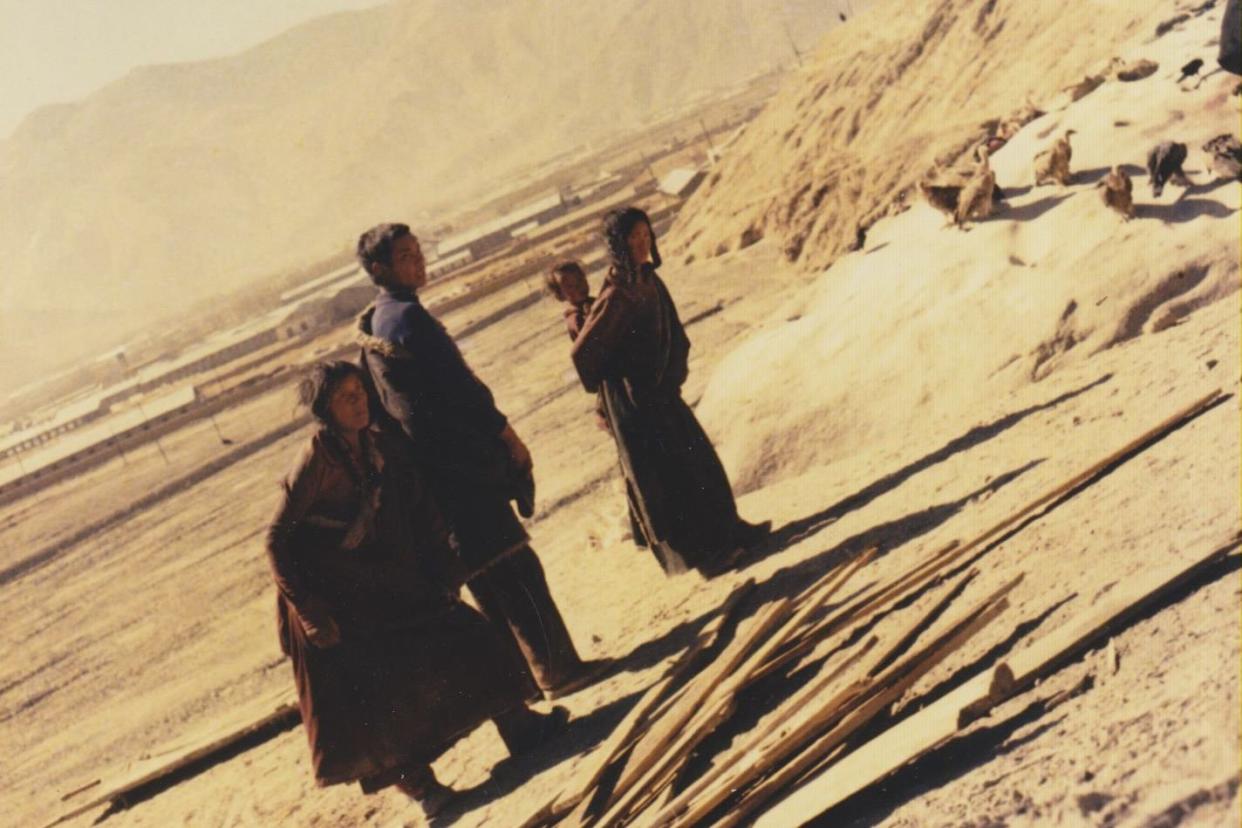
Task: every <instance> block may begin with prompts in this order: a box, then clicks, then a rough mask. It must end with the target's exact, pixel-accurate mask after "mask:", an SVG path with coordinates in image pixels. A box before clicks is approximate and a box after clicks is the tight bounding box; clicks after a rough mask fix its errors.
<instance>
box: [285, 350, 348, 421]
mask: <svg viewBox="0 0 1242 828" xmlns="http://www.w3.org/2000/svg"><path fill="white" fill-rule="evenodd" d="M346 377H357V378H358V379H359V380H361V379H362V378H363V377H362V369H361V368H359V367H358V366H357V365H356V364H354V363H352V362H346V361H345V360H335V361H332V362H319V363H316V364H315V365H314V366H312V367H311V369H310V372H309V373H307V375H306V376H305V377H303V378H302V381H301V382H300V383H298V400H299V401H300V402H301V403H302V405H304V406H306V407H307V408H309V409H310V413H311V416H312V417H314V418H315V420H316V421H317V422H318V423H319V424H320V425H325V426H328V427H332V426H333V422H332V414H331V413H330V412H329V411H328V403H329V402H331V401H332V394H333V392H335V391H336V389H337V388H339V387H340V385H341V382H343V381H344V380H345V378H346Z"/></svg>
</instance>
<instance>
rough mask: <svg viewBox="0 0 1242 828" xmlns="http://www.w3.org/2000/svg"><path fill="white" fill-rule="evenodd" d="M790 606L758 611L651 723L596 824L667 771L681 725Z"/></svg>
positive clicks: (784, 602)
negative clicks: (682, 695)
mask: <svg viewBox="0 0 1242 828" xmlns="http://www.w3.org/2000/svg"><path fill="white" fill-rule="evenodd" d="M792 604H793V602H792V601H790V600H789V599H780V600H777V601H775V602H773V603H772V604H770V605H769V606H768V607H767V608H766V609H765V610H761V611H760V613H759V614H758V617H757V618H756V619H755V622H754V623H753V624H752V625H751V626H750V629H748V630H747V631H746V634H745V635H741V634H739V635H738V637H737V638H735V639H734V640H733V641H732V642H730V643H729V646H728V647H726V648H725V651H724V652H723V653H721V655H720V658H718V659H717V660H716V661H715V662H713V663H712V664H711V666H710V667H708V669H706V670H704V671H703V672H702V673H700V674H699V675H698V676H696V677H695V679H694V681H693V683H692V684H691V685H690V687H689V688H687V691H686V695H685V696H684V697H683V698H682V699H681V701H680V702H679V703H678V704H676V705H674V706H673V708H672V709H671V710H669V711H668V713H667V714H665V715H664V716H663V717H662V718H661V719H659V720H658V721H656V722H653V723H652V725H651V727H650V729H649V730H648V731H647V733H646V734H644V736H643V738H642V739H641V740H639V742H638V744H636V745H635V746H634V752H633V754H631V756H630V759H629V761H628V762H627V763H626V766H625V768H624V769H623V771H622V773H621V776H620V778H619V779H618V780H617V784H616V786H615V787H614V788H613V792H612V795H611V797H610V801H609V802H608V803H607V806H608V810H607V811H606V813H605V815H604V817H603V818H602V819H601V821H600V823H599V824H601V825H608V824H610V821H612V820H615V819H617V818H619V816H620V813H619V811H620V810H622V809H623V808H624V807H625V806H626V805H627V804H628V803H629V802H631V801H632V799H633V797H634V796H638V795H640V794H638V793H636V794H633V795H631V793H630V792H631V790H632V789H634V788H635V787H636V786H640V785H641V784H643V783H645V782H648V781H651V780H652V779H653V778H658V777H659V776H660V775H661V774H662V772H663V771H664V770H666V769H667V767H668V762H669V761H671V758H672V756H671V754H670V753H669V748H670V746H672V745H673V743H674V742H675V741H676V740H677V739H678V738H679V737H681V736H682V735H683V733H684V730H685V725H686V724H687V723H688V722H689V721H690V720H691V718H692V717H693V716H694V715H695V714H697V713H699V712H700V710H701V709H702V708H703V706H704V704H705V702H707V701H708V700H709V698H710V697H711V696H712V695H713V691H714V690H715V689H716V688H717V686H718V685H719V684H720V682H721V681H722V679H724V678H725V677H726V676H728V675H729V674H730V673H732V672H733V671H734V670H736V669H737V668H738V667H739V666H740V665H741V664H742V662H743V661H744V660H745V658H746V657H747V656H748V655H750V653H751V651H752V650H753V649H754V647H755V646H756V644H758V643H759V642H760V641H762V640H763V639H764V638H765V637H766V636H767V635H768V633H769V632H770V631H771V630H772V628H773V627H775V626H776V625H777V624H779V623H781V622H782V621H783V620H784V619H785V618H786V617H787V616H788V614H789V611H790V607H791V606H792Z"/></svg>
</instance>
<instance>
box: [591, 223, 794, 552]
mask: <svg viewBox="0 0 1242 828" xmlns="http://www.w3.org/2000/svg"><path fill="white" fill-rule="evenodd" d="M604 239H605V242H606V243H607V246H608V254H609V257H610V259H611V267H610V269H609V271H608V276H607V278H606V279H605V281H604V286H603V288H602V289H601V290H600V294H599V298H597V299H596V300H595V301H594V302H593V303H592V305H591V307H590V310H589V312H588V313H586V320H585V322H584V323H583V324H582V325H581V328H580V330H579V331H578V333H577V336H576V337H575V339H574V348H573V360H574V366H575V367H576V368H577V369H578V376H579V377H580V378H581V380H582V384H583V385H584V386H585V387H586V389H587V390H588V391H598V392H599V394H600V398H601V399H602V401H603V409H604V415H605V417H606V418H607V421H608V425H609V430H610V431H611V432H612V435H613V437H614V438H615V439H616V443H617V453H618V455H619V457H620V460H621V468H622V471H623V473H624V475H625V479H626V483H627V485H628V490H629V492H630V494H631V496H632V499H633V501H632V502H633V505H634V506H635V511H636V512H637V518H638V521H639V522H640V523H641V525H642V531H643V534H644V535H645V537H646V540H647V543H648V545H649V546H650V547H651V550H652V552H653V553H654V554H655V556H656V558H657V559H658V560H659V562H660V565H661V566H662V567H663V568H664V571H665V572H666V573H668V574H674V573H678V572H684V571H686V570H687V569H690V568H695V569H698V570H699V571H700V572H702V573H703V574H705V575H707V576H709V577H710V576H712V575H716V574H719V573H721V572H724V571H727V570H728V569H729V568H731V567H732V566H733V564H734V563H735V560H736V558H737V557H738V555H739V554H740V552H742V551H744V550H745V549H747V548H749V547H751V546H753V545H754V544H756V543H758V542H759V541H760V540H762V539H763V538H764V537H766V536H767V534H768V531H769V529H770V528H771V523H770V522H769V521H765V522H763V523H761V524H751V523H747V522H746V521H744V520H742V519H741V518H740V517H739V516H738V513H737V504H736V503H735V502H734V499H733V491H732V489H731V488H730V486H729V480H728V477H727V476H726V475H725V471H724V467H723V466H721V464H720V459H719V458H718V457H717V456H716V451H715V449H714V448H713V447H712V444H711V441H710V440H709V439H708V437H707V435H706V434H705V433H704V431H703V428H702V426H700V425H699V422H698V420H697V419H695V416H694V413H693V412H692V411H691V410H690V407H689V406H688V405H686V403H685V401H684V400H682V398H681V386H682V384H683V383H684V382H685V381H686V375H687V373H688V370H689V354H690V340H689V338H687V336H686V332H685V328H683V327H682V324H681V320H680V319H679V318H678V316H677V308H676V307H675V306H674V304H673V299H672V297H671V296H670V295H669V292H668V288H667V287H665V285H664V282H663V281H662V280H661V279H660V276H659V274H657V273H656V268H658V267H659V266H660V263H661V262H660V253H659V250H658V248H657V247H656V244H655V236H654V234H653V233H652V229H651V221H650V219H649V218H648V217H647V214H646V213H644V212H643V211H642V210H639V209H637V208H635V207H628V208H626V209H624V210H614V211H612V212H611V213H609V214H608V216H607V217H606V218H605V223H604ZM567 315H568V311H567Z"/></svg>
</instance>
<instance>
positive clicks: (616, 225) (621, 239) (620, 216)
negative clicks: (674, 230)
mask: <svg viewBox="0 0 1242 828" xmlns="http://www.w3.org/2000/svg"><path fill="white" fill-rule="evenodd" d="M639 222H646V224H647V229H648V230H650V231H651V264H652V266H653V267H657V268H658V267H659V266H660V264H661V262H662V260H661V259H660V248H659V247H658V246H657V245H656V238H655V229H654V228H653V227H652V226H651V219H650V218H648V216H647V214H646V213H644V212H643V211H642V210H640V209H638V208H637V207H626V208H625V209H623V210H610V211H609V212H608V215H606V216H604V242H605V243H606V244H607V245H608V257H609V258H610V259H611V260H612V267H613V270H614V271H615V272H616V273H617V274H618V275H620V276H622V277H628V276H632V275H633V274H634V270H635V268H634V262H633V261H632V259H631V258H630V245H629V237H630V232H631V231H632V230H633V229H634V228H635V227H637V226H638V224H639Z"/></svg>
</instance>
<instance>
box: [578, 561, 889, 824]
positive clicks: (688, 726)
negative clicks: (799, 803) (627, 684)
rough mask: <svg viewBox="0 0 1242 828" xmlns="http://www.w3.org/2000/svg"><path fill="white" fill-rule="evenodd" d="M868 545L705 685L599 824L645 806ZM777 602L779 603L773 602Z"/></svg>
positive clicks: (832, 591) (847, 575) (730, 710)
mask: <svg viewBox="0 0 1242 828" xmlns="http://www.w3.org/2000/svg"><path fill="white" fill-rule="evenodd" d="M875 553H876V550H875V548H874V547H872V548H870V549H867V550H866V551H865V552H863V553H862V554H861V555H859V556H857V557H856V558H855V559H854V560H852V561H850V562H848V563H847V564H845V565H844V566H841V567H838V568H836V569H835V570H833V571H832V572H830V573H829V574H828V575H826V576H824V577H823V578H821V579H820V581H819V582H818V583H817V584H815V585H813V586H812V587H811V588H810V589H808V590H807V591H805V592H803V593H802V595H800V596H799V597H798V598H797V599H795V601H793V602H791V604H790V607H792V606H797V610H796V611H794V612H792V614H790V615H789V617H788V618H787V619H786V620H784V621H783V622H781V623H780V626H779V627H778V628H777V629H776V630H775V631H774V632H772V634H771V635H769V636H768V637H767V640H766V641H763V642H762V643H761V644H759V645H758V647H757V648H756V649H755V651H754V652H753V653H751V655H749V656H748V657H747V658H746V660H745V661H744V662H743V663H742V664H741V665H740V666H737V667H736V668H735V669H733V670H731V671H729V672H728V673H726V674H725V675H724V677H723V680H721V681H720V682H718V683H713V686H711V687H709V688H708V690H709V694H710V695H709V697H708V698H707V699H706V700H705V701H704V702H702V703H701V704H700V706H699V710H698V712H697V713H695V714H693V715H692V717H691V719H690V721H689V722H687V723H685V724H684V725H683V726H682V727H681V732H680V734H679V735H678V736H677V737H676V739H675V740H674V742H673V743H672V744H671V745H669V746H668V747H666V748H665V749H664V750H663V752H662V755H661V756H660V757H659V758H658V760H657V761H656V762H655V763H654V765H653V769H652V770H651V771H649V772H648V773H647V774H646V776H645V777H644V779H643V782H642V784H641V785H638V786H636V787H635V788H633V789H632V791H631V792H630V793H628V794H626V795H624V796H622V797H620V798H619V799H618V802H617V803H616V804H615V805H614V806H613V808H611V809H610V810H609V812H608V813H607V814H606V815H605V817H604V819H603V820H602V821H601V824H602V825H610V824H613V823H615V822H616V821H618V820H619V819H620V818H621V817H622V816H624V815H625V814H635V813H638V812H639V811H641V810H642V809H643V808H645V807H647V806H648V805H649V804H650V803H651V802H652V801H653V800H654V799H655V798H656V797H657V796H658V795H659V794H660V793H661V792H662V791H663V790H664V788H665V787H666V786H667V785H668V784H669V783H671V782H672V781H673V779H674V778H675V777H676V775H677V772H678V771H679V769H680V768H679V765H680V764H681V762H682V760H683V759H684V758H686V757H687V756H688V755H689V754H690V753H691V751H693V750H694V748H695V747H697V746H698V744H699V743H701V742H702V741H703V739H705V738H707V737H708V736H709V735H710V734H711V733H712V732H714V731H715V730H716V729H717V728H718V727H719V726H720V725H721V724H722V723H724V722H725V721H727V720H728V719H729V718H730V717H731V716H732V715H733V711H734V699H735V697H736V695H737V693H738V692H740V691H741V690H742V689H743V688H744V687H746V686H747V685H748V683H749V681H750V678H751V676H752V675H754V674H755V673H756V671H758V670H759V669H760V668H761V667H762V666H763V664H764V663H765V662H766V661H767V660H768V659H769V658H770V657H771V655H772V653H774V652H775V651H776V650H777V649H779V648H780V647H781V646H782V645H783V644H784V643H785V642H786V641H787V640H789V638H791V637H792V636H793V635H794V634H795V633H796V632H797V631H798V630H799V629H800V628H801V627H802V626H803V624H805V622H806V619H807V618H809V617H810V616H811V615H813V614H814V613H816V612H818V611H819V610H820V609H822V607H823V605H824V604H826V603H827V602H828V601H829V600H831V598H832V596H833V595H835V594H836V592H837V591H838V590H839V589H840V588H841V586H842V585H843V584H844V583H845V582H846V581H848V580H849V578H850V576H852V575H853V574H854V573H855V572H857V571H858V570H859V569H860V568H862V567H863V566H866V565H867V563H869V562H870V561H871V560H872V559H873V558H874V557H875ZM778 608H780V605H779V604H778ZM774 612H775V613H776V614H777V615H785V614H786V613H787V612H788V609H786V608H780V609H779V611H778V610H776V609H774Z"/></svg>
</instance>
